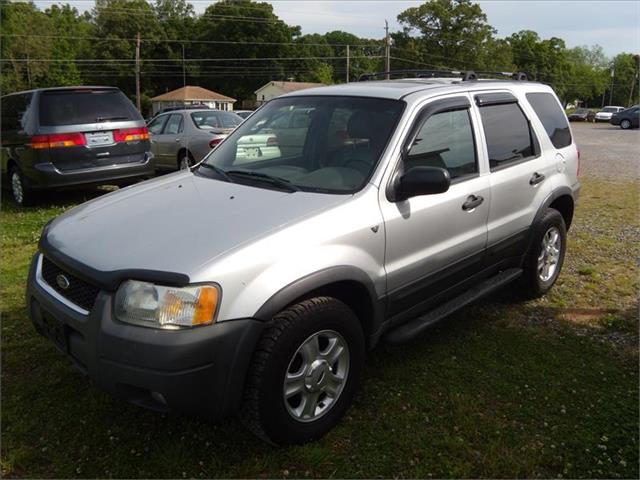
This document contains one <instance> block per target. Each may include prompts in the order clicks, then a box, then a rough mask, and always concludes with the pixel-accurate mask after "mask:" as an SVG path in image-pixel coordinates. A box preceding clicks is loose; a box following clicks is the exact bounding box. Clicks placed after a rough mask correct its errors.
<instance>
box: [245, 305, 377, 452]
mask: <svg viewBox="0 0 640 480" xmlns="http://www.w3.org/2000/svg"><path fill="white" fill-rule="evenodd" d="M364 358H365V342H364V333H363V331H362V328H361V326H360V322H359V321H358V318H357V317H356V315H355V314H354V313H353V311H352V310H351V309H350V308H349V307H347V306H346V305H345V304H344V303H342V302H341V301H339V300H337V299H335V298H331V297H315V298H311V299H308V300H304V301H302V302H300V303H298V304H296V305H293V306H291V307H289V308H287V309H286V310H284V311H282V312H280V313H279V314H277V315H276V316H275V317H274V318H273V319H272V320H271V321H270V322H268V324H267V325H266V327H265V330H264V332H263V335H262V338H261V339H260V341H259V343H258V346H257V348H256V350H255V352H254V354H253V360H252V365H251V367H250V370H249V373H248V377H247V384H246V388H245V399H244V405H243V408H242V412H241V419H242V421H243V423H244V424H245V425H246V426H247V427H248V428H249V430H251V431H252V432H253V433H254V434H255V435H257V436H258V437H259V438H261V439H263V440H266V441H268V442H271V443H275V444H278V445H287V444H300V443H305V442H308V441H310V440H314V439H317V438H319V437H321V436H322V435H324V434H325V433H327V432H328V431H329V430H331V428H333V427H334V426H335V425H336V424H337V423H338V421H339V420H340V418H342V416H343V414H344V412H345V411H346V410H347V409H348V408H349V406H350V405H351V402H352V401H353V396H354V394H355V391H356V388H357V386H358V383H359V380H360V376H361V373H362V369H363V366H364Z"/></svg>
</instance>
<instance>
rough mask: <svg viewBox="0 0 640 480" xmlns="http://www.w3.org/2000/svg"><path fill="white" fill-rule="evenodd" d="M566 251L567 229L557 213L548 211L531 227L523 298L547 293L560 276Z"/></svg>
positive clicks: (523, 281)
mask: <svg viewBox="0 0 640 480" xmlns="http://www.w3.org/2000/svg"><path fill="white" fill-rule="evenodd" d="M566 250H567V227H566V226H565V223H564V218H563V217H562V215H561V214H560V212H558V211H557V210H554V209H552V208H549V209H548V210H547V211H546V212H545V213H544V215H543V216H542V218H541V219H540V220H539V221H538V222H537V224H536V225H534V226H533V237H532V243H531V247H530V249H529V252H528V254H527V257H526V259H525V262H524V273H523V276H522V284H523V287H524V288H523V290H524V292H523V293H525V295H526V296H527V297H529V298H537V297H540V296H542V295H544V294H545V293H547V292H548V291H549V289H550V288H551V287H552V286H553V284H554V283H555V282H556V280H557V279H558V275H560V270H561V269H562V264H563V262H564V255H565V252H566Z"/></svg>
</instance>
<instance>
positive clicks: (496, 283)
mask: <svg viewBox="0 0 640 480" xmlns="http://www.w3.org/2000/svg"><path fill="white" fill-rule="evenodd" d="M520 275H522V269H521V268H510V269H508V270H504V271H502V272H500V273H498V274H496V275H494V276H493V277H491V278H488V279H487V280H485V281H484V282H482V283H480V284H478V285H476V286H474V287H472V288H470V289H469V290H467V291H466V292H464V293H463V294H461V295H459V296H457V297H455V298H452V299H451V300H449V301H448V302H446V303H443V304H442V305H440V306H439V307H436V308H435V309H433V310H431V311H430V312H428V313H426V314H424V315H422V316H420V317H418V318H415V319H413V320H410V321H409V322H407V323H404V324H402V325H400V326H399V327H398V328H396V329H394V330H391V331H390V332H389V333H387V334H386V335H385V336H384V341H385V342H386V343H390V344H392V345H393V344H400V343H404V342H407V341H409V340H412V339H413V338H415V337H417V336H418V335H420V334H421V333H423V332H424V331H426V330H428V329H429V328H431V327H432V326H434V325H435V324H436V323H438V322H439V321H440V320H442V319H444V318H445V317H448V316H449V315H451V314H452V313H454V312H455V311H457V310H460V309H461V308H463V307H466V306H467V305H469V304H470V303H472V302H474V301H476V300H478V299H479V298H481V297H484V296H485V295H487V294H488V293H491V292H493V291H494V290H498V289H499V288H501V287H504V286H505V285H506V284H507V283H509V282H512V281H513V280H515V279H516V278H518V277H519V276H520Z"/></svg>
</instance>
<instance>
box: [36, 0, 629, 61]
mask: <svg viewBox="0 0 640 480" xmlns="http://www.w3.org/2000/svg"><path fill="white" fill-rule="evenodd" d="M67 1H68V2H69V3H72V4H74V5H76V7H77V8H78V9H79V10H86V9H88V8H91V7H92V6H93V2H92V1H91V0H76V1H73V0H67ZM189 1H190V2H191V3H192V4H193V5H194V6H195V9H196V11H197V12H199V13H200V12H202V11H204V9H205V8H206V7H207V5H209V4H211V3H212V2H211V0H189ZM51 3H54V2H52V1H51V0H49V1H36V4H38V5H39V6H40V7H45V6H49V5H50V4H51ZM269 3H271V4H273V6H274V11H275V13H276V14H277V15H278V16H279V17H280V18H282V19H283V20H285V21H286V22H287V23H289V24H292V25H300V26H301V27H302V33H303V34H307V33H325V32H329V31H332V30H344V31H347V32H350V33H354V34H356V35H358V36H363V37H369V38H381V37H382V36H383V35H384V21H385V19H386V20H388V21H389V28H390V30H391V31H392V32H393V31H397V30H399V29H400V25H399V24H398V22H397V20H396V17H397V16H398V14H399V13H400V12H402V11H403V10H405V9H407V8H409V7H413V6H417V5H419V4H420V3H422V1H421V0H414V1H409V0H377V1H376V0H340V1H338V0H331V1H319V0H269ZM477 3H479V4H480V6H481V7H482V9H483V10H484V12H485V13H486V15H487V19H488V22H489V24H491V25H492V26H493V27H494V28H495V29H496V30H498V36H499V37H505V36H508V35H510V34H511V33H514V32H517V31H519V30H534V31H536V32H538V34H539V35H540V37H541V38H549V37H553V36H556V37H559V38H562V39H564V40H565V42H566V43H567V46H568V47H575V46H580V45H587V46H591V45H595V44H598V45H600V46H601V47H602V48H603V49H604V52H605V54H606V55H607V56H610V57H612V56H614V55H616V54H618V53H620V52H633V53H640V0H626V1H623V0H593V1H585V0H478V1H477Z"/></svg>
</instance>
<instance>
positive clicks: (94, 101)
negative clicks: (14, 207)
mask: <svg viewBox="0 0 640 480" xmlns="http://www.w3.org/2000/svg"><path fill="white" fill-rule="evenodd" d="M1 103H2V114H1V117H2V135H1V137H2V169H3V170H6V173H7V178H8V179H9V182H10V186H11V188H10V191H11V193H12V195H13V198H14V200H15V202H16V203H17V204H19V205H29V204H31V203H33V202H34V200H35V198H36V196H37V192H38V191H40V190H43V189H52V188H60V187H70V186H78V185H87V184H121V183H130V182H131V181H133V180H137V179H139V178H145V177H151V176H153V174H154V171H155V167H154V162H153V155H152V153H151V146H150V144H149V132H148V130H147V127H146V126H145V122H144V120H143V118H142V116H141V115H140V113H139V112H138V110H136V108H135V106H134V105H133V104H132V103H131V101H130V100H129V99H128V98H127V97H126V96H125V94H124V93H122V92H121V91H120V90H119V89H118V88H115V87H63V88H43V89H38V90H30V91H27V92H18V93H13V94H10V95H6V96H4V97H2V99H1Z"/></svg>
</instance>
